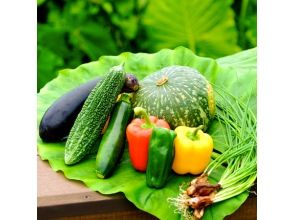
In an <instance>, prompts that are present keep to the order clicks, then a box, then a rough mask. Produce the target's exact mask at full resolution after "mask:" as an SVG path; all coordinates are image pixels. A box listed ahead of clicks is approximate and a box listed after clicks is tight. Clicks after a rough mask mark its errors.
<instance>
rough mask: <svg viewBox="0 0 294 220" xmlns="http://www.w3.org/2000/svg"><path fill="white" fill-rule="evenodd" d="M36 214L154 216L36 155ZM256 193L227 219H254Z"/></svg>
mask: <svg viewBox="0 0 294 220" xmlns="http://www.w3.org/2000/svg"><path fill="white" fill-rule="evenodd" d="M37 168H38V169H37V172H38V173H37V187H38V189H37V206H38V207H37V215H38V219H39V220H47V219H56V220H94V219H101V220H116V219H119V220H135V219H142V220H149V219H150V220H153V219H157V218H155V217H154V216H152V215H150V214H148V213H146V212H143V211H141V210H139V209H137V208H136V207H135V206H134V205H133V204H132V203H131V202H129V201H128V200H127V199H126V198H125V197H124V196H123V194H115V195H102V194H100V193H98V192H94V191H91V190H90V189H89V188H87V187H86V186H85V185H84V184H83V183H82V182H80V181H74V180H68V179H66V178H65V177H64V176H63V174H62V173H61V172H54V171H53V170H52V169H51V168H50V165H49V163H48V162H47V161H42V160H41V159H40V158H39V156H37ZM256 204H257V198H256V196H249V198H248V199H247V201H246V202H245V203H244V204H243V205H242V206H241V207H240V208H239V209H238V210H237V211H236V212H235V213H234V214H233V215H231V216H228V217H226V218H225V219H226V220H254V219H256V212H257V207H256V206H257V205H256Z"/></svg>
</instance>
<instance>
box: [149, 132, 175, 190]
mask: <svg viewBox="0 0 294 220" xmlns="http://www.w3.org/2000/svg"><path fill="white" fill-rule="evenodd" d="M175 136H176V133H175V132H174V131H172V130H168V129H166V128H160V127H155V128H153V130H152V135H151V139H150V142H149V150H148V163H147V170H146V183H147V186H149V187H154V188H162V187H163V186H164V185H165V184H166V182H167V179H168V177H169V174H170V172H171V167H172V163H173V158H174V138H175Z"/></svg>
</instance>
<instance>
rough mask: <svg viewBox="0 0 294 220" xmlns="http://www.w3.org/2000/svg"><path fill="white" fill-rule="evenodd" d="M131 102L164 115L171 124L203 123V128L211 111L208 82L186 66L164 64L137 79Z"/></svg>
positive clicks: (163, 117)
mask: <svg viewBox="0 0 294 220" xmlns="http://www.w3.org/2000/svg"><path fill="white" fill-rule="evenodd" d="M134 106H141V107H143V108H145V109H146V110H147V111H148V112H149V113H150V114H151V115H156V116H158V117H159V118H162V119H165V120H166V121H167V122H168V123H169V124H170V126H171V128H176V127H178V126H181V125H183V126H189V127H197V126H199V125H204V128H203V129H204V130H205V129H207V127H208V123H209V121H210V120H211V119H212V118H213V116H214V112H215V102H214V94H213V90H212V86H211V85H210V84H209V82H208V81H207V80H206V79H205V77H204V76H202V75H201V74H200V73H199V72H198V71H197V70H195V69H193V68H191V67H187V66H169V67H165V68H163V69H161V70H159V71H157V72H155V73H153V74H151V75H149V76H147V77H146V78H144V79H143V80H142V81H140V88H139V89H138V91H137V92H136V94H135V96H134Z"/></svg>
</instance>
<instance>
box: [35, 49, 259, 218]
mask: <svg viewBox="0 0 294 220" xmlns="http://www.w3.org/2000/svg"><path fill="white" fill-rule="evenodd" d="M227 59H232V60H234V57H233V56H232V57H231V58H227ZM122 61H124V63H125V68H126V71H128V72H132V73H134V74H135V75H136V76H137V77H138V78H139V79H142V78H143V77H145V76H146V75H148V74H150V73H152V72H154V71H156V70H159V69H161V68H163V67H165V66H169V65H173V64H178V65H185V66H190V67H193V68H196V69H198V70H199V71H200V72H201V73H203V74H204V75H205V77H206V78H207V79H208V80H210V81H211V82H212V83H215V84H217V85H220V84H222V85H224V86H226V88H228V89H229V90H230V91H231V92H232V93H235V94H249V93H250V89H249V88H246V87H238V86H233V85H234V84H235V83H236V81H237V79H238V74H239V73H238V71H236V70H235V69H234V68H228V67H222V66H220V65H218V64H217V62H216V61H215V60H213V59H210V58H204V57H199V56H196V55H195V54H194V53H193V52H192V51H190V50H189V49H186V48H184V47H178V48H176V49H175V50H170V49H164V50H161V51H159V52H157V53H154V54H146V53H137V54H133V53H129V52H126V53H122V54H121V55H119V56H102V57H100V59H99V60H98V61H96V62H91V63H87V64H83V65H81V66H79V67H77V68H76V69H67V70H63V71H61V72H60V74H59V75H58V77H57V78H55V79H54V80H52V81H51V82H49V83H47V84H46V86H45V87H43V88H42V89H41V91H40V93H39V94H38V123H39V122H40V120H41V117H42V116H43V114H44V112H45V111H46V109H47V108H48V107H49V106H50V105H51V103H52V102H54V100H56V99H57V98H58V97H60V96H61V95H62V94H64V93H65V92H67V91H69V90H71V89H72V88H74V87H76V86H78V85H79V84H82V83H84V82H85V81H87V80H90V79H92V78H94V77H96V76H97V75H103V74H105V72H106V71H108V70H109V68H110V67H112V66H114V65H117V64H120V63H121V62H122ZM241 72H242V71H241ZM255 73H256V72H255ZM222 79H226V81H223V80H222ZM240 79H242V80H245V79H246V80H247V81H250V82H252V83H254V82H255V81H256V75H254V74H248V76H247V78H246V77H241V78H240ZM240 90H242V91H240ZM254 98H255V100H256V97H254ZM215 130H219V129H218V126H217V123H215V125H214V127H212V128H211V129H210V131H211V135H212V136H213V138H214V140H216V143H215V148H216V149H218V150H220V151H222V150H223V149H222V147H221V145H220V143H221V142H222V141H221V138H222V136H221V135H216V133H217V132H214V131H215ZM37 144H38V152H39V155H40V157H41V158H42V159H43V160H48V161H49V163H50V165H51V167H52V169H53V170H55V171H59V170H60V171H62V172H63V173H64V175H65V176H66V178H68V179H73V180H80V181H82V182H83V183H84V184H85V185H86V186H87V187H89V188H90V189H92V190H94V191H98V192H100V193H103V194H113V193H118V192H123V193H124V195H125V196H126V198H127V199H128V200H130V201H131V202H132V203H133V204H134V205H135V206H136V207H138V208H139V209H141V210H143V211H146V212H148V213H150V214H152V215H154V216H156V217H158V218H160V219H169V220H173V219H181V216H180V214H177V213H175V212H174V211H175V207H174V206H172V205H170V204H169V203H168V202H167V199H168V198H171V197H176V196H177V195H178V193H179V186H180V185H181V184H187V183H188V182H189V181H190V180H191V179H192V176H188V175H186V176H179V175H175V174H173V175H172V176H171V177H170V179H169V181H168V184H167V185H166V186H165V187H164V188H163V189H160V190H156V189H150V188H148V187H147V186H146V183H145V174H143V173H139V172H136V171H134V169H133V168H132V166H131V164H130V161H129V156H128V149H127V148H125V152H124V155H123V158H122V160H121V161H120V163H119V164H118V165H117V168H116V170H115V172H114V173H113V175H112V176H111V177H110V178H108V179H97V178H96V176H95V155H90V156H88V157H87V158H85V159H84V160H82V161H81V162H80V163H78V164H76V165H73V166H67V165H65V164H64V160H63V156H64V143H56V144H54V143H51V144H48V143H43V142H42V141H41V140H40V138H39V137H38V140H37ZM222 172H223V169H221V168H219V169H218V170H216V171H215V172H214V173H213V174H212V176H211V180H212V181H213V182H216V181H217V180H218V179H219V177H220V175H221V173H222ZM247 196H248V192H244V193H242V194H241V195H238V196H236V197H234V198H231V199H229V200H227V201H225V202H220V203H217V204H214V205H212V206H210V207H209V208H207V209H206V211H205V215H204V219H205V220H221V219H223V218H224V217H225V216H226V215H229V214H231V213H233V212H234V211H236V210H237V209H238V208H239V207H240V205H241V204H242V203H243V202H244V201H245V200H246V198H247Z"/></svg>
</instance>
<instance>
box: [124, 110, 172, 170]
mask: <svg viewBox="0 0 294 220" xmlns="http://www.w3.org/2000/svg"><path fill="white" fill-rule="evenodd" d="M134 112H135V115H136V116H141V117H142V119H140V118H135V119H133V120H132V121H131V123H130V124H129V125H128V127H127V129H126V136H127V140H128V144H129V154H130V159H131V163H132V166H133V167H134V168H135V169H136V170H138V171H141V172H144V171H146V168H147V161H148V145H149V141H150V137H151V134H152V128H153V127H154V126H157V127H163V128H168V129H170V126H169V124H168V123H167V122H166V121H165V120H163V119H158V118H157V117H155V116H148V115H147V112H146V110H145V109H144V108H141V107H136V108H135V109H134Z"/></svg>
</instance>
